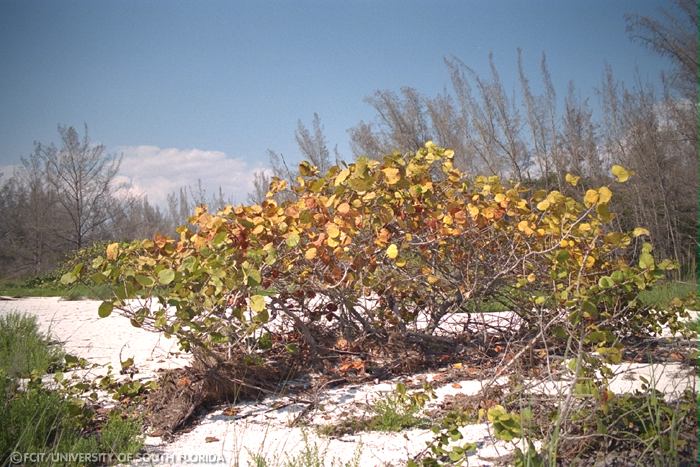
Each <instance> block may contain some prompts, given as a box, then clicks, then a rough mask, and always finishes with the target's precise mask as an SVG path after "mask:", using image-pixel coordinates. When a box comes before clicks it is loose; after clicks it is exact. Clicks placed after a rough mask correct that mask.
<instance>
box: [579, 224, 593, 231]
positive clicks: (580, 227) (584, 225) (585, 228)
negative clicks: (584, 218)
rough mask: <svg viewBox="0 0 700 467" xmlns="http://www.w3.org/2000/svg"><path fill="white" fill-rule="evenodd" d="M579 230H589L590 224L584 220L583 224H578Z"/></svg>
mask: <svg viewBox="0 0 700 467" xmlns="http://www.w3.org/2000/svg"><path fill="white" fill-rule="evenodd" d="M578 230H579V232H590V231H591V224H589V223H588V222H584V223H583V224H581V225H579V226H578Z"/></svg>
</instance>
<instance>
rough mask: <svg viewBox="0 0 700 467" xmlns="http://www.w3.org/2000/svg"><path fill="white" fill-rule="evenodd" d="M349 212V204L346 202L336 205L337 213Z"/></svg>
mask: <svg viewBox="0 0 700 467" xmlns="http://www.w3.org/2000/svg"><path fill="white" fill-rule="evenodd" d="M349 212H350V205H349V204H348V203H342V204H340V205H338V214H342V215H345V214H347V213H349Z"/></svg>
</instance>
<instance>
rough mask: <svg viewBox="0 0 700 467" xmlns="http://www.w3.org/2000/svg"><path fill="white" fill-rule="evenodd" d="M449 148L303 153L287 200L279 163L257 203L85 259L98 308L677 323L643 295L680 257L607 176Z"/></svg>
mask: <svg viewBox="0 0 700 467" xmlns="http://www.w3.org/2000/svg"><path fill="white" fill-rule="evenodd" d="M453 156H454V153H453V151H452V150H449V149H444V148H440V147H437V146H435V145H434V144H432V143H431V142H428V143H426V145H425V146H424V147H423V148H421V149H420V150H418V151H417V152H416V153H414V154H408V155H402V154H398V153H395V154H390V155H387V156H385V157H384V158H383V160H381V161H377V160H368V159H362V158H360V159H358V160H357V161H356V162H354V163H352V164H349V165H345V164H343V165H342V166H335V167H332V168H330V169H329V170H328V172H326V173H323V174H321V173H319V171H318V170H317V169H316V168H315V167H313V166H311V165H310V164H308V163H306V162H304V163H302V164H301V165H300V167H299V173H300V176H299V177H298V179H297V181H296V183H295V184H294V186H292V187H291V190H292V191H293V193H294V196H293V197H292V199H287V200H286V201H283V202H278V201H276V199H275V198H276V196H275V195H276V194H277V193H279V192H282V191H284V190H288V187H287V186H286V184H285V182H283V181H281V180H278V179H275V180H273V182H272V184H271V186H270V192H269V193H268V196H267V198H266V199H265V200H264V201H263V202H262V203H261V204H256V205H248V206H236V207H234V206H227V207H226V208H224V209H222V210H220V211H218V212H216V213H211V212H209V211H208V210H207V209H206V208H204V207H199V208H197V209H196V211H195V213H194V215H193V216H192V217H191V218H190V219H189V222H190V224H191V226H189V227H187V226H183V227H180V228H179V229H178V233H179V238H175V239H171V238H166V237H163V236H160V235H157V236H155V238H153V239H148V240H142V241H135V242H132V243H125V244H117V243H114V244H110V245H109V246H108V247H107V248H106V251H105V255H104V256H100V257H97V258H96V259H94V260H93V261H92V263H91V268H84V269H83V270H82V272H81V271H80V270H79V271H77V273H80V274H83V275H87V274H89V277H90V278H91V280H93V281H94V282H97V283H100V282H107V283H110V284H111V285H112V286H113V288H114V298H113V299H112V300H110V301H107V302H104V303H103V304H102V305H101V307H100V314H101V315H103V316H106V315H108V314H109V313H110V312H111V311H112V310H113V309H114V308H116V309H119V310H120V311H121V312H122V313H124V314H126V315H127V316H128V317H129V318H130V319H131V321H132V323H133V324H134V325H136V326H144V327H147V328H149V329H153V330H158V331H162V332H165V333H167V334H172V335H175V336H177V337H178V338H179V340H180V343H181V345H182V346H183V347H184V348H185V349H189V348H191V347H192V346H197V347H202V348H209V347H212V346H219V345H222V344H226V345H231V344H232V343H234V344H235V343H239V344H240V343H242V342H249V341H250V337H251V336H261V335H263V334H261V333H260V332H259V330H260V328H261V327H263V326H265V325H266V324H267V323H268V322H269V321H270V320H271V319H272V317H274V316H277V315H281V316H284V317H286V319H287V320H288V321H290V322H291V323H292V325H293V326H294V327H296V328H297V330H298V331H300V332H301V333H302V334H303V335H304V337H305V339H307V340H308V341H309V342H310V343H312V342H313V340H314V329H317V328H316V327H315V325H316V324H318V323H323V325H324V326H325V327H326V328H327V329H328V328H330V329H337V330H338V332H340V333H343V334H345V335H347V334H353V333H361V332H364V333H379V334H381V333H386V332H387V331H391V332H398V333H401V332H404V333H405V332H412V333H418V334H422V335H427V334H432V333H434V332H436V331H437V330H438V329H439V327H440V325H441V323H442V322H443V321H444V319H445V317H446V316H448V315H449V314H451V313H455V312H472V311H479V310H480V309H481V307H482V306H484V304H485V303H489V302H491V303H492V302H494V301H497V302H501V303H502V304H503V305H504V306H505V307H507V308H508V309H510V310H512V311H513V312H515V313H516V314H517V315H518V316H519V317H520V318H521V322H522V324H523V325H522V326H521V327H520V328H519V329H516V330H513V332H517V333H521V334H524V335H527V334H532V333H538V332H541V333H542V334H544V335H546V336H551V337H552V338H553V339H556V338H565V337H566V336H568V335H572V334H575V335H577V336H583V337H584V339H585V342H586V345H589V346H592V347H595V348H597V349H598V350H599V351H600V353H601V355H607V356H608V357H609V358H610V359H612V360H614V359H615V358H616V356H618V355H619V349H617V347H619V344H618V342H619V340H620V338H624V337H628V336H631V335H641V334H648V333H658V332H660V330H661V326H662V325H669V326H670V327H671V328H674V329H675V328H677V327H678V326H679V325H678V317H679V314H680V313H682V310H683V303H681V302H674V305H673V306H672V307H671V309H669V310H652V309H649V308H646V307H644V306H643V304H642V303H640V302H639V301H638V300H637V295H638V293H639V291H640V290H643V289H645V288H647V287H649V286H650V285H651V284H652V283H654V282H655V281H656V280H658V279H659V278H662V277H664V275H665V272H666V270H669V269H673V268H675V267H676V266H675V265H674V264H673V263H671V262H669V261H662V262H657V261H655V259H654V257H653V255H652V246H651V244H650V243H648V242H646V240H645V239H646V238H647V237H648V232H647V231H646V229H644V228H637V229H634V231H632V232H621V231H618V230H617V229H616V228H615V224H614V219H615V215H614V213H613V212H611V207H610V206H611V200H612V197H613V194H612V191H611V190H610V188H608V187H607V186H601V187H599V188H595V189H594V188H591V189H588V190H587V191H585V194H583V196H579V197H578V198H577V197H576V196H567V195H565V194H563V193H561V192H559V191H549V192H547V191H544V190H530V189H528V188H527V187H525V186H523V185H520V184H517V183H516V184H512V183H508V182H504V181H501V180H499V179H498V178H497V177H482V176H477V177H473V178H470V177H468V176H467V175H466V174H464V173H463V172H461V171H460V170H459V169H457V168H456V167H455V166H454V165H453ZM613 175H614V177H615V178H616V179H617V182H618V183H621V182H624V181H626V179H627V178H629V176H630V174H629V173H628V172H627V171H625V170H624V169H623V168H622V167H619V166H615V167H614V168H613ZM567 181H568V182H569V183H570V184H571V185H576V184H577V183H578V182H579V179H578V177H576V176H574V175H571V174H570V175H568V176H567ZM88 270H89V272H88ZM136 298H138V300H133V299H136ZM418 323H421V324H420V325H419V324H418ZM268 339H269V336H268Z"/></svg>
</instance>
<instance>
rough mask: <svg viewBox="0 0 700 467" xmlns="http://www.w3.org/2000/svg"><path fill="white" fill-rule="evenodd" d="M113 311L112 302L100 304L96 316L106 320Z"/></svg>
mask: <svg viewBox="0 0 700 467" xmlns="http://www.w3.org/2000/svg"><path fill="white" fill-rule="evenodd" d="M113 309H114V304H113V303H112V302H102V304H101V305H100V307H99V308H98V309H97V314H98V315H99V316H100V318H106V317H108V316H109V315H111V314H112V310H113Z"/></svg>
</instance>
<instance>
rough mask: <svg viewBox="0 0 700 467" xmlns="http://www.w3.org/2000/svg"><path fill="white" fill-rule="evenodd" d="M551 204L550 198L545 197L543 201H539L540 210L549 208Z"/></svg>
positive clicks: (538, 207)
mask: <svg viewBox="0 0 700 467" xmlns="http://www.w3.org/2000/svg"><path fill="white" fill-rule="evenodd" d="M549 205H550V203H549V200H547V199H543V200H542V201H540V202H539V203H537V209H539V210H540V211H546V210H547V209H549Z"/></svg>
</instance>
